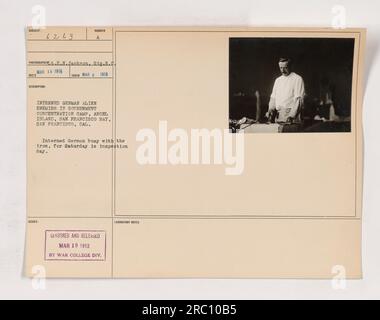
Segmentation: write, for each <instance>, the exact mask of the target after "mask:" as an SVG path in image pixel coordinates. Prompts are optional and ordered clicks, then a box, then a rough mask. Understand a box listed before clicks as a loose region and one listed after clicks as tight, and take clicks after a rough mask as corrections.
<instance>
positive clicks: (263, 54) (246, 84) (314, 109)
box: [229, 38, 355, 133]
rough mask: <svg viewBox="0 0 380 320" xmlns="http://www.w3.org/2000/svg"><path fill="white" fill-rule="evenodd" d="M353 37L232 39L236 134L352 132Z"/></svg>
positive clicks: (231, 124) (231, 113)
mask: <svg viewBox="0 0 380 320" xmlns="http://www.w3.org/2000/svg"><path fill="white" fill-rule="evenodd" d="M354 48H355V39H353V38H230V42H229V127H230V129H231V131H232V132H244V133H291V132H293V133H298V132H305V133H306V132H351V114H352V109H353V106H352V101H353V99H352V91H353V90H352V83H353V76H354V75H353V72H354V70H353V62H354Z"/></svg>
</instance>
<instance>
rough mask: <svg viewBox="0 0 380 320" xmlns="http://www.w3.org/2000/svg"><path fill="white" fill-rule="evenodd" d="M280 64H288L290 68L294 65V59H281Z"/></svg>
mask: <svg viewBox="0 0 380 320" xmlns="http://www.w3.org/2000/svg"><path fill="white" fill-rule="evenodd" d="M278 62H287V63H288V66H291V65H292V59H290V58H280V60H279V61H278Z"/></svg>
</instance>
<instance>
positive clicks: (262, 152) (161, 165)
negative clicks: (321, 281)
mask: <svg viewBox="0 0 380 320" xmlns="http://www.w3.org/2000/svg"><path fill="white" fill-rule="evenodd" d="M26 38H27V40H26V42H27V94H28V105H27V114H28V117H27V118H28V152H27V154H28V173H27V179H28V185H27V189H28V206H27V211H28V212H27V239H26V258H25V274H26V275H27V276H38V275H46V276H47V277H88V278H95V277H96V278H111V277H114V278H122V277H125V278H129V277H130V278H173V277H176V278H177V277H181V278H182V277H185V278H190V277H191V278H333V277H336V276H339V275H343V276H345V277H347V278H361V277H362V269H361V218H362V212H361V206H362V205H361V203H362V96H363V87H362V77H363V69H364V68H363V59H364V50H365V31H364V30H362V29H345V30H332V29H313V28H307V29H305V28H209V27H207V28H200V27H198V28H193V27H188V28H147V27H144V28H131V27H128V28H125V27H48V28H44V29H36V28H27V30H26ZM284 57H285V60H286V59H289V60H290V59H291V65H289V67H290V66H291V70H290V72H295V73H297V74H298V75H300V76H301V77H302V79H303V82H304V86H305V94H304V96H303V97H302V107H300V109H299V112H300V114H301V115H302V123H301V124H295V123H268V119H267V117H266V116H267V114H266V112H267V109H268V104H269V100H270V96H271V94H272V89H273V84H274V81H275V80H276V78H278V77H281V70H280V69H279V66H278V63H279V61H280V59H281V58H284ZM282 76H283V77H286V76H287V75H284V74H283V75H282ZM287 79H289V78H287ZM291 90H293V89H291ZM291 92H292V91H291ZM347 97H348V99H347ZM278 101H279V100H278ZM276 108H277V109H280V108H282V106H281V105H280V103H279V102H278V105H277V106H276ZM239 121H240V123H239ZM289 121H291V119H290V120H289ZM274 122H276V120H274Z"/></svg>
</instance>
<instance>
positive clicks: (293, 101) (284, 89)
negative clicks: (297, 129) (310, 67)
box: [267, 58, 305, 123]
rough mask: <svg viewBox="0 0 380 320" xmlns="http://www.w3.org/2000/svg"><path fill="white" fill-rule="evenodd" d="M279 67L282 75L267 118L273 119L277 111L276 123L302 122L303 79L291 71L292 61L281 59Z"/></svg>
mask: <svg viewBox="0 0 380 320" xmlns="http://www.w3.org/2000/svg"><path fill="white" fill-rule="evenodd" d="M279 67H280V71H281V73H282V75H281V76H280V77H278V78H277V79H276V81H275V83H274V86H273V91H272V94H271V97H270V101H269V110H268V114H267V116H268V118H271V117H272V116H273V114H274V112H275V111H276V110H277V112H278V115H277V118H276V122H288V123H293V122H300V121H301V117H300V111H301V107H302V105H303V99H304V96H305V86H304V82H303V79H302V77H301V76H299V75H298V74H296V73H294V72H292V71H291V61H290V59H287V58H281V59H280V61H279Z"/></svg>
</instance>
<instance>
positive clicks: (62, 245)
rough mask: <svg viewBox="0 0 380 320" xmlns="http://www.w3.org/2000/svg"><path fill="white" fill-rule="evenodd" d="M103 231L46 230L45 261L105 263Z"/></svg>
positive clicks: (105, 242) (104, 234) (104, 236)
mask: <svg viewBox="0 0 380 320" xmlns="http://www.w3.org/2000/svg"><path fill="white" fill-rule="evenodd" d="M106 244H107V239H106V232H105V231H104V230H46V231H45V261H105V260H106Z"/></svg>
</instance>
